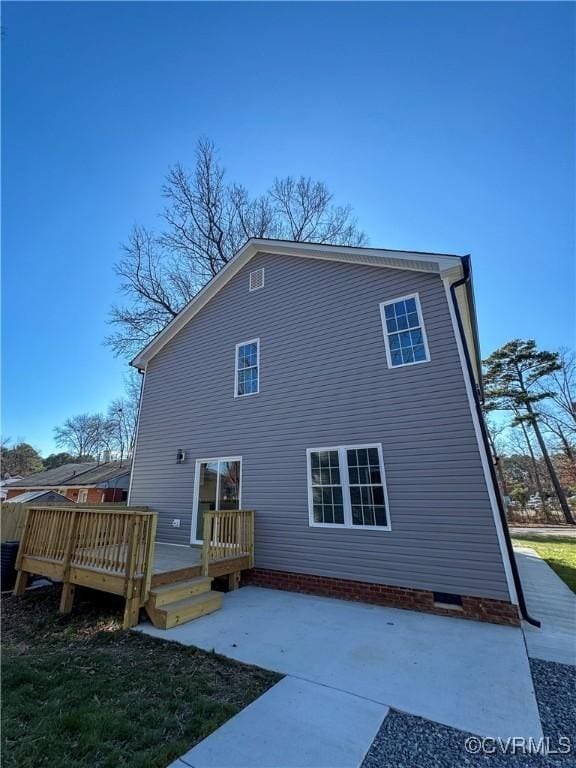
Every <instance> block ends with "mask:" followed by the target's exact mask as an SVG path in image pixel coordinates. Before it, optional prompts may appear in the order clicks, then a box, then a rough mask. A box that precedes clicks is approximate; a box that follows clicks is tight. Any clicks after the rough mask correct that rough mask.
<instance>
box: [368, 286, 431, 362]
mask: <svg viewBox="0 0 576 768" xmlns="http://www.w3.org/2000/svg"><path fill="white" fill-rule="evenodd" d="M380 314H381V316H382V329H383V331H384V343H385V345H386V360H387V362H388V367H389V368H400V367H401V366H403V365H416V364H417V363H427V362H429V360H430V352H429V350H428V340H427V338H426V329H425V328H424V320H423V319H422V307H421V306H420V297H419V296H418V294H417V293H412V294H410V296H402V297H401V298H399V299H393V300H392V301H383V302H382V303H381V304H380Z"/></svg>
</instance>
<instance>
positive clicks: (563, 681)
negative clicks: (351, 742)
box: [362, 659, 576, 768]
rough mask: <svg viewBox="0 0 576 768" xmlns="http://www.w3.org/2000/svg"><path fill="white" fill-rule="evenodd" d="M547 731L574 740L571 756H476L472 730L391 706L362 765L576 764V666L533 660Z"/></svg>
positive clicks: (510, 767) (554, 739) (509, 767)
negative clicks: (470, 746)
mask: <svg viewBox="0 0 576 768" xmlns="http://www.w3.org/2000/svg"><path fill="white" fill-rule="evenodd" d="M530 667H531V669H532V677H533V679H534V688H535V690H536V698H537V701H538V707H539V709H540V717H541V719H542V728H543V731H544V736H547V737H549V738H550V746H551V747H552V748H553V749H555V748H557V746H558V737H559V736H568V737H569V738H570V739H571V744H572V752H571V754H569V755H548V756H546V757H544V756H540V755H528V756H527V755H520V754H518V755H506V754H502V753H500V754H493V755H492V754H488V755H472V754H469V753H468V752H466V749H465V746H464V743H465V741H466V739H467V738H468V737H469V736H472V734H469V733H465V732H464V731H459V730H457V729H456V728H449V727H447V726H444V725H439V724H438V723H433V722H431V721H430V720H424V719H423V718H421V717H414V716H412V715H405V714H402V713H401V712H395V711H391V712H390V714H389V715H388V717H387V718H386V719H385V720H384V723H383V725H382V727H381V728H380V731H379V732H378V735H377V736H376V738H375V739H374V742H373V744H372V746H371V748H370V751H369V752H368V754H367V755H366V758H365V759H364V762H363V763H362V768H466V767H467V766H473V767H476V766H480V767H481V768H483V767H484V766H487V767H488V766H489V767H490V768H501V767H502V766H505V767H506V768H548V767H549V766H550V767H551V766H554V767H556V766H561V768H568V767H569V766H570V768H576V667H572V666H568V665H565V664H556V663H554V662H548V661H539V660H537V659H532V660H531V661H530Z"/></svg>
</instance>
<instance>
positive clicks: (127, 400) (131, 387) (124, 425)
mask: <svg viewBox="0 0 576 768" xmlns="http://www.w3.org/2000/svg"><path fill="white" fill-rule="evenodd" d="M140 386H141V377H140V376H139V375H138V374H137V373H136V371H135V370H134V369H131V372H130V374H128V375H127V376H126V377H125V391H126V394H125V396H124V397H119V398H117V399H116V400H113V401H112V402H111V403H110V405H109V407H108V422H109V424H110V428H111V431H112V434H113V443H114V449H115V453H116V455H117V457H118V458H119V460H120V461H121V462H122V461H123V460H124V459H125V458H128V457H129V456H131V455H132V449H133V443H134V438H135V436H136V423H137V421H138V407H139V401H140Z"/></svg>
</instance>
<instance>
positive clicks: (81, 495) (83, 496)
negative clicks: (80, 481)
mask: <svg viewBox="0 0 576 768" xmlns="http://www.w3.org/2000/svg"><path fill="white" fill-rule="evenodd" d="M87 500H88V491H87V490H86V489H84V490H80V491H78V499H77V501H78V504H85V503H86V501H87Z"/></svg>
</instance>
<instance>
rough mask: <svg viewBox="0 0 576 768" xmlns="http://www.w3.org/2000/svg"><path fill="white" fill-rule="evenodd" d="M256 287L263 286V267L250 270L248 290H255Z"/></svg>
mask: <svg viewBox="0 0 576 768" xmlns="http://www.w3.org/2000/svg"><path fill="white" fill-rule="evenodd" d="M258 288H264V268H262V269H255V270H254V272H250V290H251V291H257V290H258Z"/></svg>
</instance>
